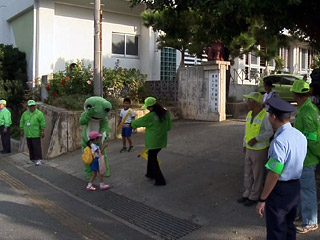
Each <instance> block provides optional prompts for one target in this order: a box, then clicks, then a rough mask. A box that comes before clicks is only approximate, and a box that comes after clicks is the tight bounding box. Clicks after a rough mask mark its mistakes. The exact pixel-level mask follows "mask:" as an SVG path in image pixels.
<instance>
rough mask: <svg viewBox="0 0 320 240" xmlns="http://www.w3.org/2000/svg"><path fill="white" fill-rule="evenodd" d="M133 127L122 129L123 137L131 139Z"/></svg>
mask: <svg viewBox="0 0 320 240" xmlns="http://www.w3.org/2000/svg"><path fill="white" fill-rule="evenodd" d="M131 135H132V127H123V128H122V137H131Z"/></svg>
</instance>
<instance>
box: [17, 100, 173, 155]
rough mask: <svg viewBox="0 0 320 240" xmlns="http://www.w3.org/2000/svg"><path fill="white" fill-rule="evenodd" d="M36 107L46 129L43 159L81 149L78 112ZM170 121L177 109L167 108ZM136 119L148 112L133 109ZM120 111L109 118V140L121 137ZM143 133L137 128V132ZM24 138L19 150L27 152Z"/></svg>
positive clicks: (111, 113)
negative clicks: (40, 112)
mask: <svg viewBox="0 0 320 240" xmlns="http://www.w3.org/2000/svg"><path fill="white" fill-rule="evenodd" d="M37 107H38V109H39V110H41V111H42V112H43V114H44V115H45V119H46V122H47V127H46V129H45V137H44V139H42V141H41V144H42V154H43V157H44V159H50V158H54V157H57V156H59V155H62V154H64V153H67V152H71V151H74V150H76V149H80V148H81V134H82V126H81V125H80V124H79V118H80V116H81V112H80V111H78V112H77V111H68V110H65V109H62V108H58V107H54V106H51V105H46V104H43V103H38V104H37ZM168 110H169V113H170V115H171V117H172V119H177V118H178V117H179V112H178V111H177V108H168ZM134 111H135V114H136V118H139V117H142V116H143V115H145V114H146V113H148V112H149V111H148V110H141V109H134ZM119 114H120V110H118V111H117V112H116V111H111V112H110V113H109V115H108V118H109V139H115V138H116V137H121V135H120V133H117V128H116V125H117V123H118V119H119ZM140 131H144V129H143V128H139V129H138V132H140ZM26 145H27V144H26V141H25V138H23V139H22V140H21V141H20V146H19V150H20V151H23V152H28V148H27V146H26Z"/></svg>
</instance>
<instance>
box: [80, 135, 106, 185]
mask: <svg viewBox="0 0 320 240" xmlns="http://www.w3.org/2000/svg"><path fill="white" fill-rule="evenodd" d="M101 137H102V134H100V133H98V132H97V131H92V132H90V133H89V141H88V142H87V147H86V148H85V149H84V153H83V155H82V159H83V161H84V162H85V164H90V170H91V171H92V176H91V178H90V180H89V183H88V185H87V190H88V191H95V190H96V188H95V187H94V186H93V185H92V183H93V181H94V180H95V178H96V176H97V175H98V173H99V182H100V190H101V191H103V190H107V189H109V188H110V186H109V185H106V184H104V183H103V175H104V172H105V171H106V166H105V163H104V159H103V155H102V152H103V151H104V150H105V149H106V148H107V146H108V143H107V144H106V145H104V146H103V147H102V148H101V149H100V146H101V141H100V138H101Z"/></svg>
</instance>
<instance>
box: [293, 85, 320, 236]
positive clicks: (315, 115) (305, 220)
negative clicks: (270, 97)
mask: <svg viewBox="0 0 320 240" xmlns="http://www.w3.org/2000/svg"><path fill="white" fill-rule="evenodd" d="M309 91H310V89H309V84H308V83H306V82H305V81H302V80H296V81H295V82H294V84H293V86H292V88H291V92H293V96H294V99H295V100H296V101H297V104H298V112H297V116H296V120H295V123H294V127H295V128H296V129H298V130H299V131H300V132H301V133H302V134H303V135H305V136H306V138H307V141H308V151H307V156H306V158H305V160H304V162H303V170H302V175H301V179H300V182H301V217H302V227H298V228H297V232H298V233H302V234H303V233H307V232H309V231H314V230H316V229H317V228H318V204H317V190H316V181H315V169H316V166H317V164H318V162H319V157H320V136H319V134H320V113H319V109H318V108H317V107H316V106H315V105H313V104H312V102H311V100H310V98H309ZM299 210H300V209H299Z"/></svg>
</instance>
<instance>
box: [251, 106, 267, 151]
mask: <svg viewBox="0 0 320 240" xmlns="http://www.w3.org/2000/svg"><path fill="white" fill-rule="evenodd" d="M266 113H267V111H266V110H265V109H262V110H261V111H260V112H259V114H258V115H257V116H256V117H255V118H254V119H253V121H252V123H251V119H252V111H250V112H249V113H248V115H247V119H246V148H248V149H253V150H261V149H265V148H267V147H269V140H267V141H264V142H257V143H256V144H255V145H253V146H252V147H251V146H249V145H248V142H249V141H250V140H251V139H252V138H255V137H256V136H258V135H259V134H260V128H261V125H262V123H263V119H264V117H265V115H266Z"/></svg>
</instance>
